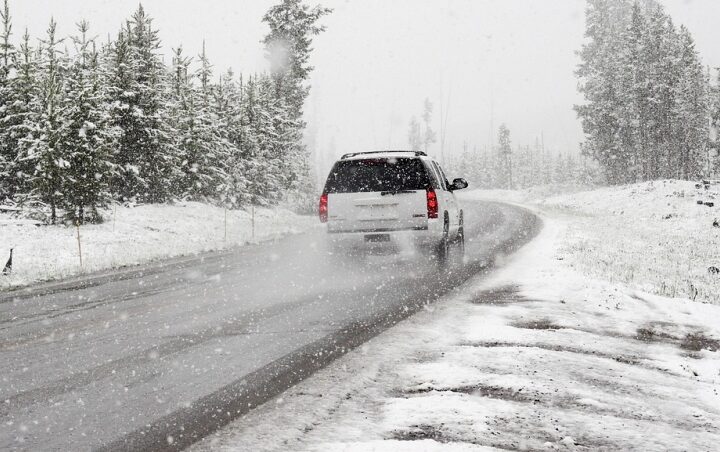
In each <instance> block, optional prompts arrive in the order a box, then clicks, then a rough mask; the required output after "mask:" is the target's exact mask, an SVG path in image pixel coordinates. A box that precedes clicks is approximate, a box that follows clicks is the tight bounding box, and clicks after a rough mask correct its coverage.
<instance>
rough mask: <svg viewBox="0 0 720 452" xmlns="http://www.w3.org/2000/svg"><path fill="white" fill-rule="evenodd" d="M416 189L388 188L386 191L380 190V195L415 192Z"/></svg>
mask: <svg viewBox="0 0 720 452" xmlns="http://www.w3.org/2000/svg"><path fill="white" fill-rule="evenodd" d="M415 191H416V190H388V191H381V192H380V196H387V195H397V194H400V193H415Z"/></svg>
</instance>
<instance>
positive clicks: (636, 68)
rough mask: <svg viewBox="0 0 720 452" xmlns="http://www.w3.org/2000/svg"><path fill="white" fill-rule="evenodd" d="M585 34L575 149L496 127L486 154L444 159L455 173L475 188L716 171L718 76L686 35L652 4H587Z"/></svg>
mask: <svg viewBox="0 0 720 452" xmlns="http://www.w3.org/2000/svg"><path fill="white" fill-rule="evenodd" d="M586 38H587V42H586V43H585V45H583V47H582V49H581V50H580V51H579V52H578V54H579V56H580V59H581V63H580V65H579V67H578V70H577V76H578V78H579V81H580V83H579V90H580V92H581V93H582V94H583V95H584V98H585V102H584V103H583V104H582V105H577V106H576V107H575V109H576V111H577V114H578V117H579V118H580V120H581V122H582V127H583V131H584V132H585V142H584V143H582V145H581V152H580V155H578V154H577V153H567V154H565V155H561V154H553V155H551V154H548V153H547V152H545V151H544V149H543V147H542V146H538V145H536V146H534V147H529V146H526V147H519V148H517V149H515V150H513V149H512V146H511V145H510V142H509V131H508V130H507V129H506V128H504V127H501V128H500V130H499V131H498V135H499V138H500V139H499V142H498V143H497V144H495V145H493V146H492V148H491V149H490V151H489V152H488V151H482V152H467V151H466V152H464V153H463V154H462V155H461V156H460V157H459V158H455V159H454V160H453V161H452V162H451V166H452V167H454V168H457V169H458V170H459V172H458V174H468V177H469V178H470V179H471V180H472V181H473V182H474V183H475V185H477V186H480V187H483V188H527V187H530V186H535V185H543V184H573V185H575V184H598V183H609V184H624V183H633V182H640V181H646V180H656V179H669V178H674V179H697V178H700V177H705V178H715V177H717V176H716V174H717V169H718V168H717V167H718V160H719V159H717V158H716V157H717V155H718V147H720V146H719V145H718V141H717V138H714V136H715V137H717V135H718V133H717V129H718V127H720V79H719V80H718V83H716V84H714V85H713V83H712V80H711V75H710V74H711V71H710V70H709V69H708V68H706V67H704V66H703V64H702V62H701V60H700V57H699V55H698V52H697V51H696V49H695V44H694V41H693V38H692V36H691V35H690V32H689V31H688V30H687V29H686V28H685V27H684V26H680V27H679V28H678V27H676V26H675V25H674V24H673V21H672V19H671V18H670V16H668V14H666V13H665V11H664V10H663V8H662V6H661V5H660V4H658V3H657V1H655V0H639V1H632V0H588V1H587V10H586ZM718 77H720V74H719V75H718ZM713 129H714V130H713ZM411 130H412V128H411ZM713 131H715V133H714V134H713ZM411 135H412V132H411ZM713 135H714V136H713ZM460 170H462V171H460Z"/></svg>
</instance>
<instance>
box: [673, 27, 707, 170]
mask: <svg viewBox="0 0 720 452" xmlns="http://www.w3.org/2000/svg"><path fill="white" fill-rule="evenodd" d="M678 49H679V52H680V55H679V57H680V58H679V66H680V71H681V72H680V79H679V81H678V83H677V85H676V86H675V87H674V91H675V93H674V96H675V98H676V104H675V109H676V111H675V112H674V115H673V118H674V124H673V131H672V133H673V141H674V146H675V149H676V152H677V153H678V156H677V160H678V164H677V165H676V168H675V174H674V175H673V176H672V177H676V178H679V179H693V178H697V177H700V176H701V175H702V172H703V171H702V168H703V167H704V166H705V165H704V163H705V160H706V158H707V152H708V150H709V145H710V142H709V137H710V125H709V121H708V117H709V115H710V92H709V91H710V81H709V80H708V77H707V74H706V72H705V70H704V68H703V66H702V63H701V62H700V58H699V56H698V54H697V51H696V50H695V42H694V41H693V38H692V36H691V35H690V32H689V31H688V30H687V28H685V26H681V27H680V31H679V46H678Z"/></svg>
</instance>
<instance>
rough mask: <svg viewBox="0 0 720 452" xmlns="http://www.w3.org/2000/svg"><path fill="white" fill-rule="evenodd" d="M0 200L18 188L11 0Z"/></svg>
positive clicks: (0, 125)
mask: <svg viewBox="0 0 720 452" xmlns="http://www.w3.org/2000/svg"><path fill="white" fill-rule="evenodd" d="M0 21H2V30H1V31H0V33H1V34H0V203H1V202H3V201H5V200H9V199H11V198H12V197H13V196H14V195H15V190H17V188H18V185H19V184H18V181H17V180H16V176H15V168H14V167H15V162H16V160H17V140H15V139H13V138H12V136H10V134H9V127H10V125H11V124H12V122H13V120H14V118H13V117H12V112H11V111H10V110H11V109H12V104H13V102H14V97H15V96H14V95H13V92H12V76H13V73H14V69H15V67H14V66H15V46H13V44H12V43H11V42H10V37H11V35H12V19H11V17H10V7H9V6H8V0H5V1H4V2H3V7H2V10H0Z"/></svg>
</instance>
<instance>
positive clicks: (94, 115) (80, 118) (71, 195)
mask: <svg viewBox="0 0 720 452" xmlns="http://www.w3.org/2000/svg"><path fill="white" fill-rule="evenodd" d="M88 30H89V25H88V23H87V22H86V21H82V22H80V23H79V24H78V32H79V35H78V36H77V37H75V38H73V41H74V43H75V47H76V50H77V53H76V56H75V58H74V61H73V63H72V65H71V67H70V69H69V70H68V72H67V76H66V82H65V96H64V99H63V101H62V110H63V125H62V130H61V131H60V137H59V139H58V143H57V146H58V149H60V150H61V153H62V155H64V156H66V158H67V160H68V166H67V168H66V171H65V174H64V177H63V190H62V192H63V194H64V197H63V205H64V207H65V208H66V210H67V212H68V215H69V217H70V219H72V220H73V221H74V222H78V223H83V222H85V221H86V220H90V221H91V222H98V221H100V220H101V218H100V215H99V213H98V210H97V209H98V207H104V206H105V205H107V203H108V202H109V201H110V199H111V197H110V190H109V187H110V180H111V177H112V176H113V174H114V165H113V163H112V150H113V149H114V146H115V143H116V140H117V137H118V135H119V133H118V130H117V129H116V128H115V127H113V126H112V119H111V118H110V114H109V110H110V108H109V105H108V104H107V103H106V102H105V98H106V93H105V91H104V89H105V88H104V87H105V84H104V80H103V78H102V77H101V71H100V70H99V55H98V52H97V50H96V47H95V42H94V41H93V40H91V39H88V36H87V34H88Z"/></svg>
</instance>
